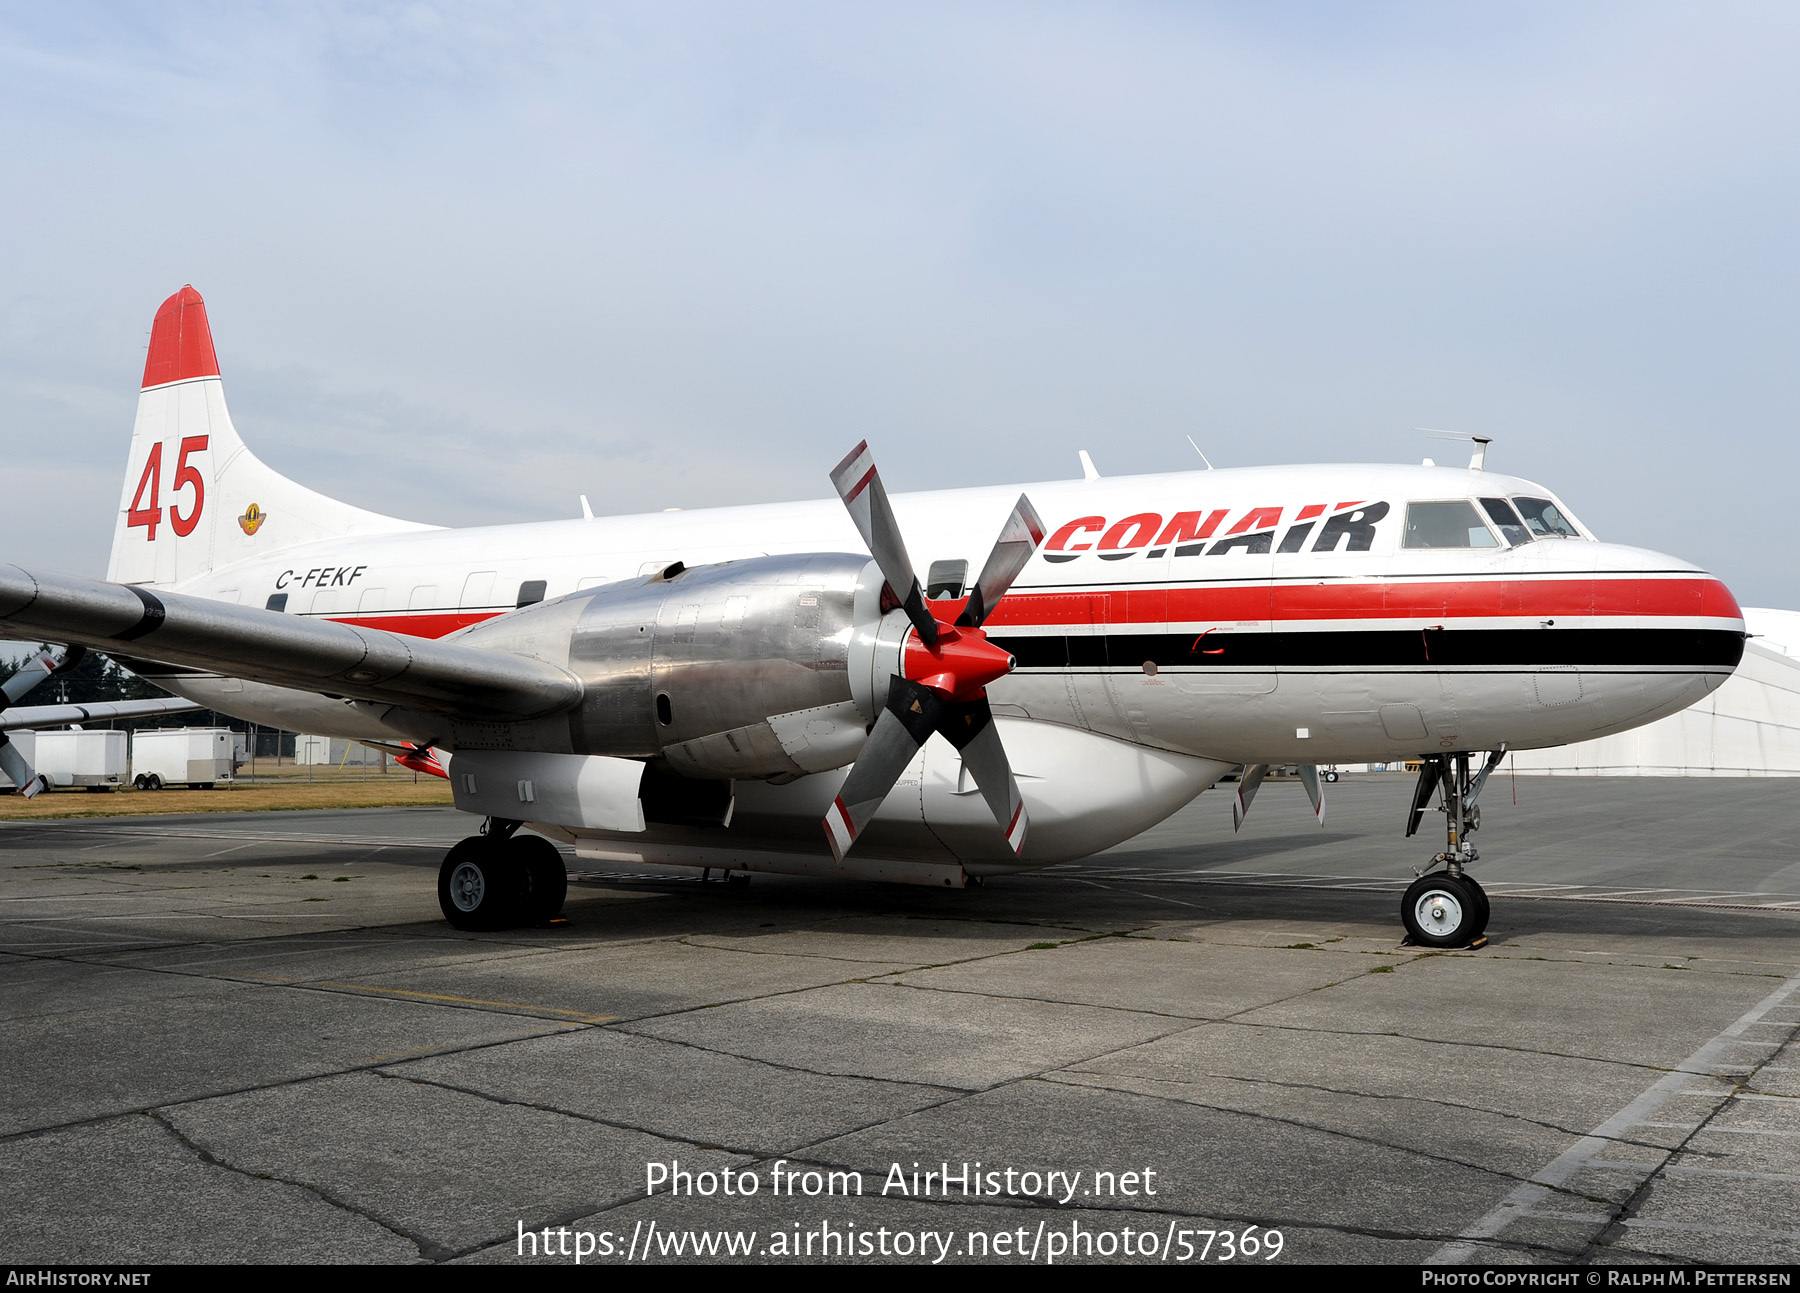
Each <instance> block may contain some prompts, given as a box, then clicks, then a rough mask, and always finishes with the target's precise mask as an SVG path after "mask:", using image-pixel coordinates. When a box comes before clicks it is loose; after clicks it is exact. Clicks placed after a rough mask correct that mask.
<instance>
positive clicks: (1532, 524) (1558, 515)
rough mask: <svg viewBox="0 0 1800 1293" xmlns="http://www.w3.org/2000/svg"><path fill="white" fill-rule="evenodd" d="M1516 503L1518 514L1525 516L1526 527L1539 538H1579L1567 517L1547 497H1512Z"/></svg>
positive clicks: (1578, 532)
mask: <svg viewBox="0 0 1800 1293" xmlns="http://www.w3.org/2000/svg"><path fill="white" fill-rule="evenodd" d="M1513 502H1514V503H1516V504H1518V507H1519V515H1520V516H1523V517H1524V518H1525V525H1526V527H1527V528H1528V529H1529V530H1530V531H1531V532H1532V534H1534V535H1536V536H1537V537H1538V538H1540V539H1545V538H1554V539H1579V538H1580V537H1581V533H1580V531H1578V530H1577V529H1576V528H1575V527H1574V526H1573V525H1571V524H1570V523H1569V518H1568V517H1566V516H1564V515H1563V514H1562V511H1561V510H1560V509H1559V508H1558V507H1557V506H1556V504H1555V503H1552V502H1551V501H1550V500H1549V499H1547V498H1516V497H1515V498H1514V499H1513Z"/></svg>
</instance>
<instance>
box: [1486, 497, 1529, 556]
mask: <svg viewBox="0 0 1800 1293" xmlns="http://www.w3.org/2000/svg"><path fill="white" fill-rule="evenodd" d="M1481 506H1482V509H1483V510H1484V511H1486V512H1487V514H1488V520H1490V521H1492V522H1493V523H1494V524H1495V525H1497V526H1499V527H1500V537H1501V538H1503V539H1505V540H1506V541H1507V542H1508V543H1509V544H1511V545H1512V546H1513V547H1515V548H1516V547H1518V546H1519V545H1520V544H1521V543H1530V542H1531V531H1530V530H1528V529H1526V528H1525V523H1524V522H1523V521H1521V520H1520V519H1519V514H1518V513H1517V512H1515V511H1513V509H1512V504H1511V503H1509V502H1507V501H1506V500H1505V499H1504V498H1484V499H1482V500H1481Z"/></svg>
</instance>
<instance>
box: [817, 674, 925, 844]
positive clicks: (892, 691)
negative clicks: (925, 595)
mask: <svg viewBox="0 0 1800 1293" xmlns="http://www.w3.org/2000/svg"><path fill="white" fill-rule="evenodd" d="M945 707H946V702H945V701H944V699H943V697H941V696H939V695H938V694H937V693H936V692H935V691H933V690H932V689H931V688H929V687H921V686H920V685H919V684H918V683H916V682H911V681H909V680H907V679H905V678H902V677H900V676H899V675H898V674H895V675H894V677H893V680H892V681H891V682H890V683H889V684H888V701H887V708H886V709H884V710H882V711H881V717H879V718H878V719H876V720H875V730H874V731H873V732H870V733H869V739H868V740H867V741H866V742H864V743H863V748H862V753H861V754H859V755H857V756H856V762H855V763H854V764H852V765H851V767H850V775H849V776H847V777H845V778H844V784H843V786H842V787H841V788H840V789H839V790H838V794H837V798H836V799H834V800H833V801H832V803H831V808H830V810H829V811H828V812H827V813H826V814H825V839H826V842H827V843H829V844H830V845H831V855H832V856H833V857H835V858H836V859H837V860H838V861H839V862H842V861H843V860H844V854H846V853H848V852H849V851H850V846H851V845H853V844H855V843H856V837H857V836H858V835H860V834H862V829H863V827H865V826H867V825H868V824H869V819H870V818H871V817H873V816H874V815H875V810H876V809H878V808H880V807H881V804H882V801H883V800H885V799H886V798H887V797H888V791H890V790H892V789H893V788H894V783H895V782H896V781H898V780H899V779H900V774H901V773H902V772H905V771H906V765H907V764H909V763H911V762H912V761H913V759H914V758H915V757H916V756H917V755H918V753H919V747H921V746H922V745H924V744H925V741H926V739H927V738H928V737H929V736H930V735H931V734H932V733H933V732H934V731H936V730H937V728H938V724H939V723H940V722H941V721H942V719H943V717H944V710H945Z"/></svg>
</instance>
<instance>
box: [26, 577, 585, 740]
mask: <svg viewBox="0 0 1800 1293" xmlns="http://www.w3.org/2000/svg"><path fill="white" fill-rule="evenodd" d="M0 628H3V629H4V631H5V633H7V634H10V635H12V636H16V637H32V638H38V639H41V640H44V641H49V642H65V643H70V644H73V645H80V646H86V647H92V648H94V649H95V650H99V651H109V652H118V653H123V654H125V655H129V656H136V657H140V658H143V659H147V660H156V661H160V662H161V663H163V664H172V665H179V666H182V667H184V668H191V669H200V670H204V671H206V672H208V673H215V674H220V675H223V676H224V677H227V678H244V679H248V680H250V681H252V682H262V683H268V684H270V685H271V686H275V687H290V688H295V689H297V690H300V691H310V692H314V693H317V694H320V695H327V696H343V697H347V698H349V699H352V700H366V701H371V702H374V703H376V704H387V705H401V706H404V707H406V708H409V709H419V710H425V711H428V712H435V713H446V714H456V715H458V716H461V717H467V718H477V719H491V720H499V721H507V720H521V719H531V718H542V717H544V716H546V715H549V714H555V713H560V712H562V711H564V710H568V709H571V708H573V707H574V706H575V705H577V704H579V703H580V701H581V694H582V687H581V682H580V680H579V679H577V678H576V677H575V676H574V675H573V674H571V673H569V672H568V671H567V670H566V669H563V668H561V667H559V666H557V665H554V664H551V663H550V662H549V661H546V660H539V659H535V658H533V657H530V656H521V655H511V654H507V653H505V652H500V651H486V650H482V649H481V648H479V647H471V646H462V645H460V644H457V643H454V642H434V641H430V640H428V639H424V638H413V637H404V636H402V635H400V634H398V633H387V632H384V631H382V630H381V629H371V628H358V627H355V626H353V625H349V624H339V623H336V622H334V621H331V620H318V619H309V618H306V617H304V616H299V615H285V614H282V613H281V612H279V611H268V610H262V609H260V608H257V607H253V606H239V605H237V604H235V603H232V602H219V601H213V600H211V599H209V598H205V597H192V596H188V595H186V594H183V593H169V592H155V593H152V592H151V591H149V590H148V589H145V588H136V587H132V586H129V585H125V584H113V583H107V582H105V581H103V580H99V579H83V578H80V577H79V576H75V575H42V574H34V573H32V572H30V571H27V570H22V569H20V568H19V567H18V566H11V565H0Z"/></svg>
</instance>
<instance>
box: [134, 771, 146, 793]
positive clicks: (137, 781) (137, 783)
mask: <svg viewBox="0 0 1800 1293" xmlns="http://www.w3.org/2000/svg"><path fill="white" fill-rule="evenodd" d="M131 786H132V789H134V790H148V789H150V778H149V777H146V776H145V775H144V774H143V773H141V772H140V773H138V774H137V776H135V777H133V778H132V779H131Z"/></svg>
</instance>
